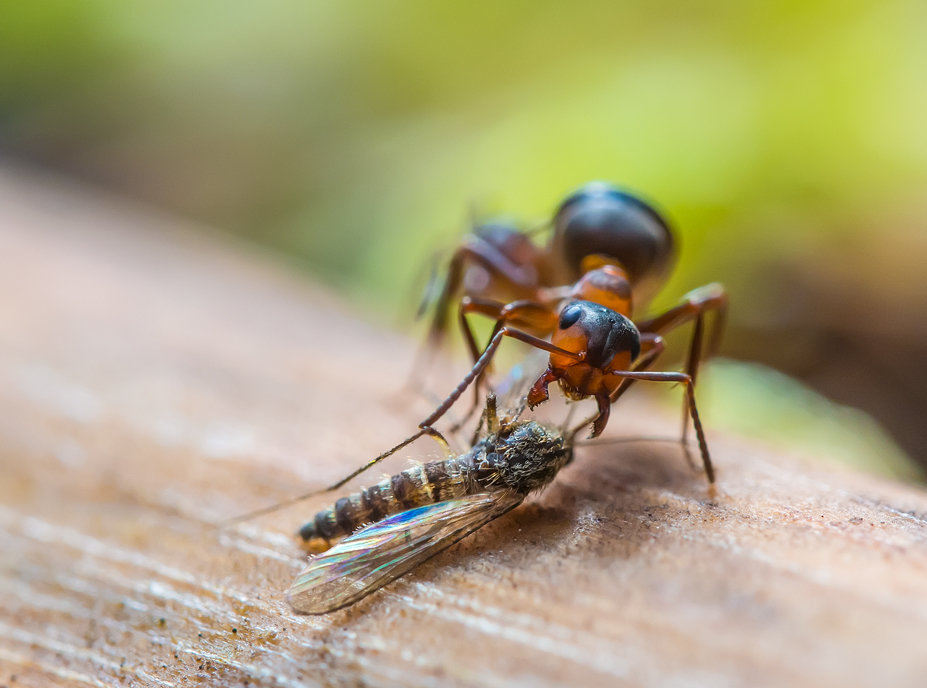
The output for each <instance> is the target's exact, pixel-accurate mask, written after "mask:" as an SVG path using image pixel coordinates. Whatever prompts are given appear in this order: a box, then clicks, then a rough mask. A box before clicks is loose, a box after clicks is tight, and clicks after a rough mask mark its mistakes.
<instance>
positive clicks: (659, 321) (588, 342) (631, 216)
mask: <svg viewBox="0 0 927 688" xmlns="http://www.w3.org/2000/svg"><path fill="white" fill-rule="evenodd" d="M552 224H553V230H554V231H553V233H552V236H551V238H550V241H549V242H548V244H547V245H546V246H538V245H536V244H535V243H534V242H533V241H532V240H531V238H530V236H529V233H527V232H521V231H519V230H517V229H515V228H512V227H508V226H505V225H484V226H483V227H481V228H478V229H477V230H476V231H475V232H474V234H473V235H472V236H470V237H468V239H467V240H466V241H465V242H464V244H463V245H461V246H460V247H459V248H458V249H457V250H456V251H455V253H454V255H453V257H452V259H451V262H450V267H449V270H448V276H447V280H446V282H445V284H444V288H443V290H442V292H441V295H440V297H439V298H438V301H437V309H436V312H435V315H434V319H433V321H432V324H431V329H430V333H429V338H428V342H429V346H431V347H434V346H436V345H437V344H438V343H439V342H440V340H441V339H442V337H443V336H444V334H445V332H446V329H447V319H448V317H447V316H448V313H449V311H450V308H451V304H452V303H453V302H454V301H458V300H459V306H458V318H459V321H460V324H461V327H462V329H463V332H464V336H465V339H466V341H467V344H468V347H469V348H470V351H471V353H472V354H473V358H474V363H473V367H472V368H471V369H470V372H468V373H467V375H466V376H465V377H464V379H463V380H462V381H461V382H460V384H459V385H458V386H457V387H456V388H455V389H454V391H453V392H451V394H450V395H448V397H447V398H446V399H445V400H444V401H443V402H441V404H440V405H439V406H438V407H437V408H436V409H435V410H434V411H433V412H432V413H431V414H430V415H429V416H428V417H427V418H425V420H423V421H422V422H421V423H419V430H418V431H417V432H415V433H414V434H413V435H411V436H409V437H407V438H406V439H405V440H403V441H402V442H400V443H399V444H397V445H396V446H394V447H392V448H391V449H388V450H387V451H385V452H383V453H382V454H380V455H379V456H377V457H376V458H374V459H372V460H370V461H368V462H367V463H366V464H364V465H363V466H361V467H360V468H358V469H357V470H355V471H353V472H352V473H350V474H349V475H347V476H345V477H344V478H343V479H341V480H339V481H338V482H337V483H335V484H333V485H331V486H329V487H327V488H325V490H322V492H327V491H331V490H335V489H338V488H340V487H342V486H343V485H345V484H346V483H347V482H349V481H350V480H352V479H353V478H355V477H356V476H358V475H360V474H361V473H363V472H364V471H366V470H367V469H368V468H370V467H371V466H373V465H374V464H376V463H378V462H380V461H382V460H383V459H385V458H386V457H388V456H390V455H391V454H393V453H395V452H396V451H397V450H399V449H401V448H402V447H405V446H406V445H408V444H411V443H412V442H413V441H414V440H416V439H418V438H420V437H422V436H424V435H431V436H433V437H434V438H435V439H437V440H438V441H439V442H441V443H442V444H443V445H444V446H445V449H447V451H448V453H449V454H450V453H451V452H450V449H449V447H448V444H447V441H446V440H445V439H444V437H443V436H442V435H441V433H440V432H438V431H437V430H435V429H434V428H433V427H432V425H433V424H434V423H435V422H436V421H437V420H438V419H440V418H441V417H442V416H443V415H444V414H445V413H446V412H447V411H448V410H449V409H450V408H451V406H453V404H454V403H455V402H456V401H457V400H458V399H459V398H460V396H461V395H462V394H463V393H464V391H465V390H466V389H467V387H469V386H470V385H471V384H472V383H473V382H474V381H478V380H479V379H480V378H481V377H482V376H483V374H484V373H485V372H486V370H487V368H488V367H489V364H490V362H491V361H492V358H493V356H494V355H495V353H496V351H497V350H498V348H499V346H500V344H501V343H502V340H503V338H504V337H511V338H513V339H518V340H520V341H522V342H525V343H526V344H529V345H531V346H534V347H536V348H538V349H540V350H543V351H546V352H548V353H549V354H550V358H549V363H548V366H547V370H546V371H545V372H544V373H543V374H542V375H541V376H540V377H539V378H538V379H537V380H536V381H535V382H534V384H533V386H532V387H531V390H530V392H529V393H528V395H527V399H526V402H527V404H528V405H529V406H531V407H534V406H537V405H538V404H540V403H542V402H543V401H545V400H547V398H548V386H549V385H550V383H552V382H557V383H559V385H560V388H561V389H562V390H563V392H564V394H565V395H566V396H567V397H569V398H571V399H576V400H578V399H585V398H587V397H593V398H594V399H595V400H596V403H597V405H598V412H597V414H596V415H595V416H593V417H591V418H589V419H587V420H586V421H584V422H582V423H580V424H579V425H578V426H577V427H576V428H575V429H574V430H572V431H571V432H570V433H568V435H567V436H566V437H565V441H566V442H572V440H573V437H574V436H575V435H576V433H577V432H578V431H579V430H580V429H581V428H583V427H585V426H586V425H588V424H590V423H591V424H592V435H591V436H592V437H597V436H598V435H600V434H601V433H602V431H603V430H604V429H605V426H606V424H607V423H608V418H609V412H610V409H611V405H612V403H614V402H615V401H616V400H617V399H618V398H619V397H620V396H621V395H622V394H623V393H624V392H625V391H626V390H627V389H628V387H629V386H630V385H631V383H633V382H634V381H635V380H643V381H650V382H672V383H681V384H684V385H685V386H686V397H685V411H686V416H687V418H686V421H688V418H691V420H692V424H693V426H694V427H695V432H696V435H697V437H698V444H699V449H700V452H701V456H702V462H703V464H704V467H705V474H706V476H707V478H708V481H709V483H714V480H715V474H714V469H713V467H712V463H711V457H710V455H709V452H708V445H707V442H706V440H705V435H704V431H703V430H702V425H701V421H700V420H699V415H698V409H697V407H696V404H695V393H694V385H695V379H696V375H697V373H698V365H699V361H700V359H701V355H702V339H703V335H704V319H705V314H706V313H707V312H709V311H715V312H716V313H717V317H716V319H715V321H714V328H713V332H712V336H711V340H710V347H709V350H712V351H713V350H714V349H715V345H716V343H717V340H718V337H719V334H720V331H721V329H722V326H723V321H724V317H725V314H726V311H727V303H728V299H727V295H726V294H725V292H724V289H723V288H722V287H721V285H719V284H709V285H707V286H704V287H701V288H699V289H695V290H694V291H691V292H689V293H688V294H687V295H686V296H685V297H684V298H683V301H682V303H680V304H679V305H678V306H675V307H674V308H671V309H669V310H668V311H666V312H665V313H662V314H660V315H657V316H655V317H652V318H649V319H646V320H639V321H636V322H635V321H634V320H633V319H632V313H633V305H634V302H635V301H640V300H642V299H643V298H644V295H646V294H647V292H648V290H649V289H650V288H651V287H652V286H658V285H659V283H660V282H661V281H662V279H663V277H664V276H665V274H666V271H667V269H668V267H669V265H670V262H671V260H672V257H673V249H674V241H673V235H672V232H671V231H670V228H669V225H668V224H667V222H666V220H665V219H664V218H663V217H662V215H660V213H659V212H657V210H655V209H654V208H653V207H652V206H651V205H649V204H648V203H646V202H645V201H643V200H641V199H640V198H638V197H636V196H634V195H632V194H630V193H628V192H625V191H622V190H620V189H618V188H616V187H614V186H612V185H610V184H605V183H602V182H592V183H589V184H587V185H585V186H584V187H582V188H581V189H579V190H578V191H576V192H575V193H573V194H572V195H571V196H569V197H568V198H567V199H566V200H565V201H563V203H561V204H560V207H559V209H558V210H557V212H556V214H555V215H554V219H553V223H552ZM469 313H480V314H482V315H487V316H489V317H492V318H495V320H496V325H495V328H494V329H493V334H492V337H491V339H490V341H489V344H488V345H487V346H486V347H485V349H483V350H482V351H481V350H480V349H479V347H478V345H477V344H476V340H475V338H474V336H473V333H472V331H471V330H470V327H469V324H468V323H467V318H466V316H467V315H468V314H469ZM690 320H694V321H695V324H694V328H693V334H692V340H691V343H690V345H689V352H688V358H687V363H686V372H671V371H666V372H657V371H648V370H647V369H648V368H649V367H650V366H651V365H653V363H654V362H655V361H656V359H657V358H658V357H659V356H660V354H661V353H662V352H663V350H664V346H665V345H664V341H663V337H662V336H661V335H662V334H666V333H667V332H669V331H671V330H674V329H676V328H677V327H679V326H681V325H683V324H684V323H687V322H689V321H690ZM546 337H550V341H548V340H547V339H546ZM516 415H517V414H516ZM687 427H688V423H687V422H686V424H685V425H684V426H683V438H682V439H683V446H685V439H686V429H687ZM311 494H312V495H314V494H317V492H314V493H311ZM306 496H308V495H303V496H302V497H297V498H294V499H292V500H289V501H288V502H285V503H284V504H279V505H276V506H275V507H273V509H276V508H279V507H280V506H283V505H285V504H289V503H292V502H295V501H299V500H301V499H303V498H305V497H306ZM266 511H268V510H267V509H263V510H260V511H257V512H254V513H252V514H249V515H248V516H247V517H246V518H250V517H252V516H254V515H258V514H261V513H265V512H266Z"/></svg>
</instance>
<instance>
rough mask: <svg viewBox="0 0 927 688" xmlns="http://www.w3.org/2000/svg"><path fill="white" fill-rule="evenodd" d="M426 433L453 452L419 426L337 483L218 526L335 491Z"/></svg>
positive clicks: (433, 433) (435, 433) (438, 435)
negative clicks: (393, 445) (415, 430)
mask: <svg viewBox="0 0 927 688" xmlns="http://www.w3.org/2000/svg"><path fill="white" fill-rule="evenodd" d="M425 435H430V436H431V437H434V438H435V440H436V441H437V442H438V443H439V444H440V445H441V446H442V447H443V448H444V451H445V453H447V454H448V455H450V454H452V452H451V448H450V445H449V444H448V443H447V440H446V439H444V436H443V435H442V434H441V433H440V432H438V431H437V430H435V429H434V428H432V427H431V426H425V427H423V428H419V430H418V431H417V432H415V433H413V434H411V435H409V436H408V437H407V438H406V439H404V440H403V441H402V442H400V443H399V444H397V445H396V446H395V447H391V448H390V449H387V450H386V451H385V452H383V453H382V454H380V455H379V456H377V457H376V458H373V459H371V460H370V461H368V462H367V463H365V464H363V465H362V466H361V467H360V468H358V469H357V470H354V471H352V472H351V473H349V474H348V475H346V476H345V477H343V478H342V479H341V480H339V481H338V482H336V483H332V484H331V485H329V486H328V487H324V488H322V489H320V490H313V491H312V492H307V493H306V494H302V495H299V496H297V497H291V498H290V499H286V500H284V501H282V502H277V503H276V504H272V505H270V506H266V507H262V508H260V509H255V510H254V511H250V512H248V513H246V514H243V515H241V516H235V517H233V518H230V519H228V520H227V521H223V522H221V523H219V525H218V526H217V527H219V528H226V527H228V526H231V525H234V524H236V523H241V522H243V521H250V520H251V519H253V518H257V517H258V516H264V515H266V514H271V513H273V512H275V511H279V510H280V509H283V508H285V507H288V506H292V505H293V504H297V503H299V502H302V501H304V500H307V499H310V498H312V497H315V496H317V495H321V494H325V493H326V492H333V491H334V490H337V489H338V488H340V487H343V486H344V485H345V484H347V483H349V482H350V481H351V480H353V479H354V478H356V477H357V476H359V475H360V474H361V473H363V472H364V471H366V470H367V469H368V468H371V467H373V466H375V465H376V464H378V463H380V462H381V461H382V460H383V459H386V458H388V457H390V456H392V455H393V454H395V453H396V452H397V451H399V450H400V449H402V448H403V447H405V446H407V445H409V444H412V443H413V442H414V441H415V440H417V439H419V438H420V437H424V436H425Z"/></svg>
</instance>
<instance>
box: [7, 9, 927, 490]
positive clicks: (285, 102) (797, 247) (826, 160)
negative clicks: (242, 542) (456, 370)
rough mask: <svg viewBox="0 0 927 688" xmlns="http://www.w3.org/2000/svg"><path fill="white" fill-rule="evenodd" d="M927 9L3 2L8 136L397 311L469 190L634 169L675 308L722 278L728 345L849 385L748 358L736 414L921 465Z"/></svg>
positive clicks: (733, 400)
mask: <svg viewBox="0 0 927 688" xmlns="http://www.w3.org/2000/svg"><path fill="white" fill-rule="evenodd" d="M925 27H927V3H924V2H922V1H918V0H908V1H904V0H896V1H889V2H876V1H868V2H860V1H854V0H842V1H840V2H837V1H827V0H825V1H821V2H779V3H742V2H730V1H726V2H716V3H710V4H707V5H702V4H695V3H684V2H651V3H646V4H645V3H623V2H604V1H599V2H579V3H543V2H537V1H535V2H521V1H515V2H506V3H497V2H486V1H475V2H468V3H453V4H452V3H436V2H424V1H411V0H403V1H398V2H366V3H365V2H351V3H347V2H341V3H336V2H298V1H296V0H269V1H266V2H262V3H229V2H220V1H218V0H212V1H200V2H189V1H186V2H178V1H168V0H162V1H160V2H133V3H127V2H122V1H119V0H84V1H83V2H67V1H64V0H61V1H57V2H56V1H37V2H20V3H17V2H6V3H3V4H2V5H0V154H2V155H4V156H5V157H7V158H19V159H25V160H28V161H30V162H31V163H32V164H37V165H42V166H45V167H48V168H51V169H53V170H56V171H61V172H64V173H67V174H71V175H75V176H79V177H81V178H83V179H85V180H89V181H91V182H93V183H96V184H99V185H103V186H105V187H108V188H110V189H115V190H118V191H119V192H121V193H125V194H127V195H131V196H133V197H136V198H140V199H144V200H147V201H150V202H152V203H155V204H158V205H161V206H164V207H167V208H169V209H171V210H173V211H175V212H178V213H182V214H185V215H188V216H191V217H194V218H197V219H199V220H202V221H205V222H208V223H211V224H213V225H215V226H217V227H220V228H222V229H224V230H227V231H229V232H232V233H235V234H237V235H240V236H242V237H246V238H247V239H248V240H249V241H254V242H259V243H260V244H262V245H264V246H267V247H270V248H271V249H273V250H275V251H276V252H278V254H279V255H280V256H281V257H282V258H283V259H285V260H288V261H291V262H295V263H298V264H300V265H301V266H304V267H305V269H306V270H307V271H310V272H311V273H312V274H314V275H315V276H316V278H317V279H321V280H323V281H326V282H328V283H330V284H332V285H334V286H335V287H336V288H337V289H338V290H340V291H341V292H342V293H344V294H347V295H348V297H349V298H350V299H351V300H352V301H353V302H354V303H355V304H356V307H357V309H358V310H359V311H361V312H363V313H366V314H367V317H370V318H379V319H381V320H382V321H383V322H384V323H388V324H391V325H393V326H396V325H397V323H398V324H405V323H408V322H409V321H410V320H411V314H412V313H413V312H414V309H415V306H416V293H415V291H414V288H413V286H414V284H415V282H416V278H417V277H418V278H420V276H421V274H422V266H423V265H424V264H425V263H426V262H427V260H428V258H429V256H431V255H433V253H434V251H435V250H436V249H440V248H447V247H449V246H453V245H454V244H455V243H456V242H457V241H458V240H459V237H460V236H461V234H462V233H463V231H465V229H466V226H467V222H468V218H469V217H470V213H471V211H473V210H475V211H476V212H477V213H479V214H482V215H486V214H493V213H499V212H504V213H508V214H512V215H514V216H517V217H521V218H525V219H526V220H543V219H544V218H547V217H549V215H550V212H551V211H552V209H553V208H554V207H555V206H556V205H557V203H558V201H559V200H560V199H561V198H562V197H563V195H564V194H565V193H566V192H568V191H569V190H571V189H573V188H574V187H576V186H578V185H580V184H582V183H583V182H585V181H587V180H589V179H597V178H601V179H607V180H611V181H615V182H618V183H620V184H622V185H624V186H627V187H629V188H632V189H636V190H639V191H642V192H644V193H645V195H646V196H648V197H649V198H651V199H655V200H656V201H657V202H658V203H659V204H660V205H662V207H663V208H664V209H665V210H666V212H667V213H668V214H669V216H670V217H671V218H672V220H673V222H674V224H675V225H676V227H677V228H678V230H679V234H680V236H681V244H682V249H681V255H680V260H679V264H678V269H677V271H676V272H675V273H674V276H673V278H672V280H671V282H670V284H669V285H668V286H667V288H666V289H665V290H664V291H663V292H662V294H661V296H660V297H659V299H658V301H657V302H656V304H655V305H656V306H665V305H669V304H670V303H672V302H673V301H674V300H675V299H676V298H678V297H679V296H680V295H681V294H682V293H684V292H685V291H686V290H688V289H690V288H692V287H695V286H697V285H699V284H703V283H706V282H709V281H715V280H717V281H722V282H724V283H725V285H726V286H727V287H728V289H729V291H730V293H731V295H732V302H733V306H732V309H733V310H732V317H731V327H730V330H729V333H728V337H727V340H726V343H725V347H724V353H725V354H726V355H727V356H729V357H732V358H734V359H741V360H745V361H759V362H762V363H764V364H767V365H770V366H773V367H775V368H778V369H780V370H783V371H786V372H787V373H789V374H791V375H792V376H795V377H797V378H799V379H801V380H802V381H803V382H804V384H807V385H808V386H809V387H810V388H812V389H816V390H818V391H819V392H821V393H822V394H823V395H826V397H827V398H828V399H831V400H833V402H836V404H837V405H835V404H834V403H832V402H828V401H825V398H824V397H819V396H817V395H816V394H815V393H813V392H811V391H809V389H806V388H805V387H803V386H800V385H798V384H797V383H795V382H793V381H791V380H790V379H789V378H785V377H780V376H778V375H776V374H774V373H771V372H768V371H765V370H763V369H759V368H754V367H746V366H742V365H737V364H733V363H729V364H726V365H721V366H718V368H717V373H716V374H715V375H714V376H712V377H711V378H709V379H707V380H706V391H705V394H706V395H709V396H710V399H709V401H708V402H707V403H708V404H709V405H710V406H711V407H712V409H713V410H714V413H715V415H716V418H718V419H719V420H717V421H716V422H718V423H723V424H726V425H729V426H731V425H733V426H737V427H740V428H749V429H751V430H753V431H756V432H760V433H766V435H767V436H768V437H770V438H776V437H779V438H785V439H784V442H785V443H788V441H790V440H793V439H794V438H796V437H799V436H803V434H807V435H808V438H809V440H808V441H809V442H810V443H811V444H812V445H813V444H814V443H820V446H821V447H822V450H823V451H825V452H827V453H835V452H836V453H841V452H842V453H845V454H846V455H848V456H857V457H862V459H861V460H869V461H870V462H872V459H873V458H874V459H875V461H874V464H875V468H876V469H877V470H883V471H887V472H892V473H895V474H899V475H904V476H907V477H913V476H916V475H917V472H916V471H915V470H914V469H912V468H910V466H909V465H908V464H906V463H905V461H906V460H905V458H904V455H903V454H902V452H901V451H900V450H899V449H898V448H897V447H896V446H895V444H894V443H893V441H892V440H889V439H888V436H887V435H886V434H885V433H884V432H883V431H882V429H881V428H883V427H884V428H887V430H888V431H889V432H890V433H891V435H892V436H893V437H894V441H897V442H898V443H899V444H900V445H901V447H903V448H904V450H905V451H906V452H907V454H908V455H909V456H910V457H912V458H913V459H914V460H915V461H917V462H920V463H921V464H922V465H927V424H925V423H924V422H923V420H922V416H923V414H924V411H925V409H927V391H925V390H927V317H925V316H924V315H923V314H924V312H925V310H924V308H925V306H927V288H925V287H927V278H925V276H924V272H925V270H924V264H925V260H927V221H925V219H924V218H925V217H927V201H925V189H927V186H925V184H927V127H925V122H927V83H925V75H927V41H925V40H924V29H925ZM126 231H131V228H126ZM843 404H847V405H850V406H852V407H858V408H861V409H863V410H865V411H866V412H868V413H869V414H871V415H872V416H873V417H874V418H875V419H876V422H872V421H869V420H868V418H867V417H866V416H864V415H862V414H859V413H858V412H855V411H852V410H848V409H846V408H844V407H843V406H842V405H843ZM722 418H723V419H724V420H723V421H722V420H721V419H722ZM861 429H862V430H861ZM860 432H863V433H864V434H865V435H866V438H867V439H866V440H865V441H864V442H860V441H859V440H858V434H859V433H860ZM841 443H842V444H841ZM834 447H836V450H835V449H834Z"/></svg>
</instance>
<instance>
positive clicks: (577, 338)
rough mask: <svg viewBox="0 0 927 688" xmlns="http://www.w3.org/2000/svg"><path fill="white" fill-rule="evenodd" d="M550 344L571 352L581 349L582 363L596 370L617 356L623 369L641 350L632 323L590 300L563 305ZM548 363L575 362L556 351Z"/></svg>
mask: <svg viewBox="0 0 927 688" xmlns="http://www.w3.org/2000/svg"><path fill="white" fill-rule="evenodd" d="M551 343H552V344H554V345H555V346H559V347H560V348H561V349H566V350H567V351H572V352H574V353H583V352H584V353H585V356H584V357H583V361H582V362H583V363H586V364H588V365H590V366H592V367H593V368H598V369H605V368H609V367H613V363H615V362H616V361H615V360H614V359H615V358H616V357H619V356H620V357H621V358H620V361H618V363H619V365H620V367H621V368H627V367H629V366H630V365H631V362H632V361H634V359H636V358H637V356H638V355H639V354H640V351H641V335H640V332H638V330H637V327H635V325H634V323H633V322H631V321H630V320H629V319H628V318H626V317H625V316H623V315H622V314H621V313H617V312H615V311H613V310H612V309H611V308H606V307H605V306H603V305H602V304H599V303H593V302H591V301H571V302H569V303H568V304H567V305H566V306H564V307H563V310H561V311H560V318H559V320H558V321H557V329H556V330H554V334H553V337H551ZM550 362H551V364H552V365H553V366H555V367H559V368H569V367H570V366H571V365H574V364H575V363H576V361H575V360H574V359H571V358H567V357H566V356H563V355H558V354H551V355H550Z"/></svg>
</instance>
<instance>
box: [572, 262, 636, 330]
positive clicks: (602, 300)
mask: <svg viewBox="0 0 927 688" xmlns="http://www.w3.org/2000/svg"><path fill="white" fill-rule="evenodd" d="M570 298H572V299H574V300H576V301H591V302H592V303H598V304H600V305H602V306H605V307H606V308H609V309H611V310H613V311H615V312H616V313H621V314H622V315H624V316H628V317H630V315H631V308H632V297H631V282H630V280H629V279H628V274H627V273H626V272H625V271H624V270H622V269H621V268H620V267H618V266H617V265H614V264H609V265H603V266H601V267H598V268H595V269H593V270H590V271H588V272H586V273H585V274H583V276H582V277H581V278H580V279H579V280H578V281H577V282H576V284H575V285H574V286H573V289H572V291H571V292H570Z"/></svg>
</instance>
